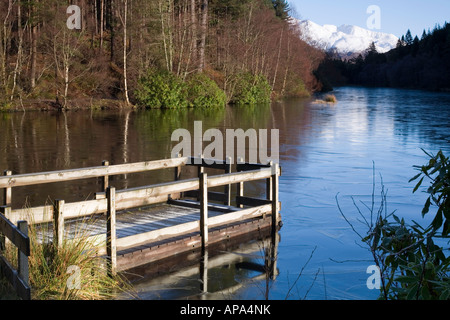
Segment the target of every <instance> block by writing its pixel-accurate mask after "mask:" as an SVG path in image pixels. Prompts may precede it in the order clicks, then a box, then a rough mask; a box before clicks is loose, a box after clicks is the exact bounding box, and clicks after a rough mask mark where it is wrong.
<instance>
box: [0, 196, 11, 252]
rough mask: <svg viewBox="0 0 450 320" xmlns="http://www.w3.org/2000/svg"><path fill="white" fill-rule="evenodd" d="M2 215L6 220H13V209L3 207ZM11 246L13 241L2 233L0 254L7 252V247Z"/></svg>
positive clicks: (0, 208) (1, 209) (0, 235)
mask: <svg viewBox="0 0 450 320" xmlns="http://www.w3.org/2000/svg"><path fill="white" fill-rule="evenodd" d="M0 213H1V214H2V215H4V216H5V218H6V219H8V220H11V207H10V206H9V205H8V206H1V207H0ZM10 244H11V240H9V239H8V238H7V237H6V236H5V235H3V234H1V233H0V252H1V251H3V250H5V249H6V247H7V246H9V245H10Z"/></svg>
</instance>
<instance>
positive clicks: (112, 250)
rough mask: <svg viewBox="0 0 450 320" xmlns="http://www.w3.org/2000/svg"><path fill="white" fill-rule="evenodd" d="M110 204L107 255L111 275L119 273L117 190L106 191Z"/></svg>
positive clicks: (107, 215)
mask: <svg viewBox="0 0 450 320" xmlns="http://www.w3.org/2000/svg"><path fill="white" fill-rule="evenodd" d="M106 199H107V202H108V205H107V211H106V254H107V256H108V260H109V270H108V272H109V275H110V276H114V275H116V273H117V251H116V250H117V246H116V188H114V187H108V188H107V189H106Z"/></svg>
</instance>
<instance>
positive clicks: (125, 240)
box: [0, 157, 281, 273]
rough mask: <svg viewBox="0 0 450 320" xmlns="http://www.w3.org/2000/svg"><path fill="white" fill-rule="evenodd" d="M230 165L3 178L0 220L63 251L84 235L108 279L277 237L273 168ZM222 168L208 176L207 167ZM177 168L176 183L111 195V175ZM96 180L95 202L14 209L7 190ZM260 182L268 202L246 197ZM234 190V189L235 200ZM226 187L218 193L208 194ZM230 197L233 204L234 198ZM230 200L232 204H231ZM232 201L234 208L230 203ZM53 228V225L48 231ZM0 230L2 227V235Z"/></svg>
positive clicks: (163, 164) (142, 166) (157, 165)
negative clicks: (255, 237)
mask: <svg viewBox="0 0 450 320" xmlns="http://www.w3.org/2000/svg"><path fill="white" fill-rule="evenodd" d="M185 166H195V167H197V168H198V177H195V178H188V179H181V178H180V177H181V171H182V168H183V167H185ZM235 167H236V172H232V165H231V163H230V161H229V160H228V161H222V160H212V159H209V160H206V159H203V158H193V157H178V158H173V159H166V160H157V161H148V162H142V163H132V164H121V165H109V164H108V163H107V162H104V163H103V165H102V166H99V167H91V168H81V169H73V170H62V171H54V172H44V173H33V174H19V175H11V173H10V172H9V171H5V175H4V176H3V177H0V189H4V205H3V206H1V207H0V214H1V215H2V217H4V218H5V219H7V221H9V223H10V224H11V225H15V224H17V223H18V222H19V221H23V220H26V221H28V224H35V225H40V226H42V225H47V227H46V228H45V230H47V231H49V232H47V233H46V234H45V235H44V234H42V235H41V236H42V239H41V240H43V239H44V238H45V241H52V242H54V243H56V244H57V245H63V243H64V242H65V241H70V240H71V239H73V238H74V237H77V236H80V234H81V235H83V236H84V237H87V238H88V239H89V240H90V241H92V243H93V245H95V246H97V249H98V250H97V254H99V255H104V256H105V257H106V258H107V260H108V261H109V262H110V263H109V265H110V269H111V272H112V273H116V272H119V271H123V270H127V269H130V268H134V267H137V266H139V265H143V264H148V263H149V262H153V261H158V260H160V259H163V258H167V257H170V256H173V255H177V254H180V253H183V252H188V251H194V250H200V249H206V248H207V247H208V245H209V244H214V243H219V242H222V241H227V240H229V239H230V238H233V237H237V236H242V235H243V234H246V233H249V232H254V231H258V230H262V229H267V228H271V230H272V233H273V234H276V233H277V231H278V229H279V227H280V226H281V218H280V214H279V210H280V203H279V199H278V179H279V176H280V175H281V169H280V168H279V166H278V164H266V165H264V164H250V163H238V164H236V166H235ZM207 168H213V169H219V170H223V171H224V173H223V174H217V175H210V176H208V174H207V173H205V169H207ZM167 169H171V170H174V181H172V182H167V183H160V184H156V185H149V186H141V187H135V188H129V189H123V190H116V189H115V187H113V186H110V185H109V177H110V176H112V175H124V174H130V173H137V172H146V171H151V170H167ZM95 177H97V178H101V179H102V181H103V184H102V190H101V191H100V192H97V193H96V194H95V198H94V199H92V200H86V201H82V202H72V203H69V202H68V203H66V202H65V201H64V200H54V203H53V204H52V205H44V206H39V207H32V208H23V209H12V208H11V206H10V205H11V198H12V195H13V194H12V189H13V188H14V187H18V186H29V185H39V184H44V183H54V182H61V181H70V180H80V179H88V178H95ZM250 181H263V182H264V183H263V184H261V185H263V186H264V189H265V190H264V191H265V197H264V198H254V197H248V196H245V195H244V190H245V189H244V183H246V182H250ZM232 186H236V192H235V194H233V193H232ZM218 188H223V190H224V191H223V192H217V191H210V190H217V189H218ZM233 196H234V198H233ZM232 198H233V199H232ZM232 203H234V204H233V205H232ZM48 226H50V227H48ZM0 231H1V229H0Z"/></svg>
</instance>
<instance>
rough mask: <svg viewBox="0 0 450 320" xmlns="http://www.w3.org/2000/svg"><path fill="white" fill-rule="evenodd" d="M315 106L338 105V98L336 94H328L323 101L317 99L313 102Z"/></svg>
mask: <svg viewBox="0 0 450 320" xmlns="http://www.w3.org/2000/svg"><path fill="white" fill-rule="evenodd" d="M313 103H314V104H335V103H337V98H336V96H335V95H334V94H327V95H325V97H324V98H323V99H317V100H315V101H313Z"/></svg>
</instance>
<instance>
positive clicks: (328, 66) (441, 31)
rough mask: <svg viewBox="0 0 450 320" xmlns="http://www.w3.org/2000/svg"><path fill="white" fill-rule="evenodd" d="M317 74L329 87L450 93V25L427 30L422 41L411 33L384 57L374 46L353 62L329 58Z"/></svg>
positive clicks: (402, 38) (446, 24)
mask: <svg viewBox="0 0 450 320" xmlns="http://www.w3.org/2000/svg"><path fill="white" fill-rule="evenodd" d="M317 73H318V75H319V77H320V78H321V79H322V80H323V81H324V83H327V86H326V87H328V88H330V87H331V86H332V85H348V84H352V85H363V86H379V87H394V88H410V89H425V90H435V91H450V24H449V23H445V24H444V26H436V27H435V28H434V29H433V30H432V31H430V30H429V31H428V32H426V31H425V30H424V31H423V34H422V36H421V38H420V39H419V37H418V36H416V37H414V38H413V37H412V35H411V32H410V31H409V30H408V31H407V32H406V34H405V35H404V36H402V37H401V39H400V40H399V41H398V43H397V47H396V48H395V49H393V50H391V51H389V52H387V53H384V54H381V53H378V52H377V51H376V48H375V46H374V45H373V44H372V46H371V47H370V48H369V49H368V50H367V52H366V53H365V54H364V55H359V56H358V57H356V58H354V59H351V60H349V61H342V60H340V59H334V58H333V57H331V56H329V57H327V58H326V59H325V60H324V62H323V63H322V64H321V66H320V67H319V68H318V71H317Z"/></svg>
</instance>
